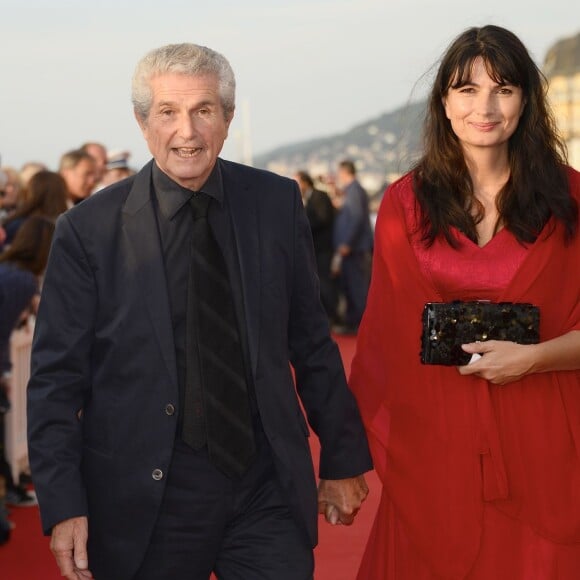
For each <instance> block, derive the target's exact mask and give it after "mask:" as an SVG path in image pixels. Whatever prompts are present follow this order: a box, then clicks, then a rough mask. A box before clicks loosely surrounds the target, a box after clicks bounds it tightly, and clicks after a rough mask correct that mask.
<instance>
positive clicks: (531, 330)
mask: <svg viewBox="0 0 580 580" xmlns="http://www.w3.org/2000/svg"><path fill="white" fill-rule="evenodd" d="M539 327H540V311H539V309H538V307H537V306H534V305H532V304H526V303H521V302H486V301H477V302H461V301H455V302H428V303H427V304H425V308H424V309H423V333H422V336H421V362H422V363H423V364H430V365H453V366H462V365H466V364H467V363H468V362H469V361H470V360H471V356H472V355H471V354H469V353H467V352H465V351H463V350H462V348H461V345H462V344H466V343H468V342H476V341H482V342H483V341H485V340H509V341H512V342H517V343H519V344H535V343H537V342H539V340H540V333H539Z"/></svg>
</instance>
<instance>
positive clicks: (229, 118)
mask: <svg viewBox="0 0 580 580" xmlns="http://www.w3.org/2000/svg"><path fill="white" fill-rule="evenodd" d="M234 113H235V109H232V111H231V113H228V114H227V115H226V137H227V136H228V133H229V130H230V124H231V122H232V121H233V120H234Z"/></svg>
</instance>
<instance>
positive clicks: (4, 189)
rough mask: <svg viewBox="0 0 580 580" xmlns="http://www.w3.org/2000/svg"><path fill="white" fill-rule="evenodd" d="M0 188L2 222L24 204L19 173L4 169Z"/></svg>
mask: <svg viewBox="0 0 580 580" xmlns="http://www.w3.org/2000/svg"><path fill="white" fill-rule="evenodd" d="M1 171H2V174H3V176H4V177H3V179H2V184H1V185H2V186H1V187H0V221H4V220H5V219H6V218H7V217H9V216H10V215H12V214H13V213H14V212H15V211H16V209H17V208H18V207H19V206H20V205H21V203H22V186H21V183H20V176H19V175H18V171H16V169H14V168H13V167H2V169H1Z"/></svg>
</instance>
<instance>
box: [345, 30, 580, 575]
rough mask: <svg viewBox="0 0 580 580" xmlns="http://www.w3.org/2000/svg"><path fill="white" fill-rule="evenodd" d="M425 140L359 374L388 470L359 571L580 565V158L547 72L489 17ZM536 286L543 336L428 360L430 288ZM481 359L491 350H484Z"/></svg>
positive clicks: (406, 184) (441, 293) (464, 292)
mask: <svg viewBox="0 0 580 580" xmlns="http://www.w3.org/2000/svg"><path fill="white" fill-rule="evenodd" d="M424 132H425V138H424V153H423V156H422V158H421V159H420V160H419V161H418V163H417V164H416V166H415V167H414V169H413V170H412V171H411V172H410V173H408V174H407V175H405V176H404V177H402V178H401V179H400V180H398V181H396V182H395V183H394V184H392V185H391V186H390V187H389V189H388V191H387V193H386V194H385V196H384V198H383V202H382V205H381V208H380V211H379V216H378V220H377V225H376V244H375V255H374V263H373V271H372V284H371V288H370V292H369V298H368V303H367V309H366V312H365V315H364V318H363V321H362V324H361V327H360V332H359V335H358V344H357V351H356V355H355V357H354V360H353V363H352V373H351V377H350V385H351V387H352V389H353V390H354V392H355V394H356V396H357V399H358V401H359V405H360V407H361V412H362V414H363V418H364V420H365V424H366V427H367V432H368V434H369V440H370V442H371V448H372V451H373V458H374V461H375V467H376V469H377V472H378V474H379V476H380V478H381V480H382V483H383V493H382V497H381V502H380V507H379V511H378V514H377V518H376V521H375V524H374V527H373V530H372V532H371V536H370V539H369V544H368V546H367V549H366V552H365V556H364V558H363V563H362V565H361V568H360V572H359V575H358V578H359V579H360V580H368V579H369V578H380V579H381V580H394V579H395V578H396V579H397V580H406V579H408V580H435V579H439V578H454V579H457V580H460V579H465V580H489V579H491V578H493V579H494V580H530V579H531V578H533V579H534V580H573V579H576V578H578V577H579V574H580V493H579V490H580V370H579V369H580V268H579V267H578V265H579V264H580V233H579V224H578V207H579V201H580V173H578V172H577V171H575V170H574V169H572V168H571V167H569V166H567V165H566V151H565V147H564V145H563V143H562V141H561V139H560V137H559V136H558V133H557V130H556V125H555V122H554V119H553V116H552V114H551V112H550V110H549V107H548V102H547V98H546V80H545V79H544V77H543V76H542V74H541V72H540V71H539V69H538V67H537V66H536V64H535V63H534V61H533V60H532V58H531V57H530V55H529V53H528V51H527V49H526V48H525V46H524V45H523V44H522V42H521V41H520V40H519V38H517V37H516V36H515V35H514V34H513V33H512V32H510V31H508V30H506V29H504V28H501V27H498V26H494V25H488V26H483V27H481V28H470V29H468V30H466V31H464V32H463V33H461V34H460V35H459V36H458V37H457V38H456V39H455V40H454V41H453V42H452V43H451V45H450V46H449V48H448V50H447V51H446V53H445V55H444V56H443V58H442V60H441V64H440V66H439V70H438V72H437V76H436V78H435V81H434V84H433V88H432V90H431V93H430V97H429V100H428V107H427V115H426V120H425V127H424ZM455 300H486V301H491V302H492V303H495V302H515V303H531V304H534V305H536V306H537V307H538V308H539V310H540V343H539V344H531V345H521V344H516V343H514V342H509V341H499V340H488V341H486V342H479V343H470V344H465V345H463V350H465V351H466V352H467V353H469V354H472V355H473V354H478V355H480V357H479V359H478V360H476V361H475V362H472V363H470V364H467V365H464V366H460V367H453V366H438V365H430V364H422V363H421V362H420V355H419V352H420V345H421V336H422V332H423V330H422V313H423V309H424V306H425V304H426V303H427V302H441V301H443V302H452V301H455ZM473 358H474V359H477V358H478V357H473Z"/></svg>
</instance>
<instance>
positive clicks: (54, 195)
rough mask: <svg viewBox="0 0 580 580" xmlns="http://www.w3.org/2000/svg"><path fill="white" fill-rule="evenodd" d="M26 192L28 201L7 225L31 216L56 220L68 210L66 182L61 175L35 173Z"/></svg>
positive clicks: (7, 221) (12, 215)
mask: <svg viewBox="0 0 580 580" xmlns="http://www.w3.org/2000/svg"><path fill="white" fill-rule="evenodd" d="M26 190H27V195H26V201H25V202H24V203H23V204H22V206H21V207H19V208H18V209H17V210H16V211H15V212H14V213H13V214H11V215H10V217H9V218H8V219H7V220H6V222H5V224H8V223H10V222H11V221H14V220H16V219H21V218H27V217H29V216H31V215H42V216H45V217H49V218H52V219H54V220H56V218H57V217H58V216H59V215H60V214H61V213H64V212H65V211H66V210H67V205H66V198H67V186H66V181H65V180H64V178H63V177H62V175H60V174H59V173H55V172H53V171H45V170H42V171H39V172H37V173H35V174H34V175H33V176H32V177H31V178H30V181H29V182H28V185H27V187H26Z"/></svg>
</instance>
